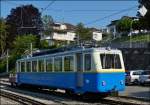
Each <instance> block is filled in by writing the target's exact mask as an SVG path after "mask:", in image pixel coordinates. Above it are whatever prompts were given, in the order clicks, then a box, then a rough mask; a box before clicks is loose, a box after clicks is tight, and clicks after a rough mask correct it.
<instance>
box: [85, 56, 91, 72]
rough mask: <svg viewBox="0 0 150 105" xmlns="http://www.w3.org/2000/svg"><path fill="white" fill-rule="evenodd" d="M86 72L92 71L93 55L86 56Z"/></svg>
mask: <svg viewBox="0 0 150 105" xmlns="http://www.w3.org/2000/svg"><path fill="white" fill-rule="evenodd" d="M84 70H85V71H90V70H91V54H85V55H84Z"/></svg>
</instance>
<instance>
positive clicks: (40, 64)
mask: <svg viewBox="0 0 150 105" xmlns="http://www.w3.org/2000/svg"><path fill="white" fill-rule="evenodd" d="M38 64H39V67H38V70H39V72H42V71H43V72H44V60H39V61H38Z"/></svg>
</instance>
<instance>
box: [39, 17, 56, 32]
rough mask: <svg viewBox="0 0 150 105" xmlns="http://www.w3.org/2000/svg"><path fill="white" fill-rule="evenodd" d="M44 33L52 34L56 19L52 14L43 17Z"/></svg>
mask: <svg viewBox="0 0 150 105" xmlns="http://www.w3.org/2000/svg"><path fill="white" fill-rule="evenodd" d="M42 22H43V28H44V35H51V32H52V31H53V28H52V25H53V24H54V20H53V18H52V17H51V16H49V15H45V16H43V17H42Z"/></svg>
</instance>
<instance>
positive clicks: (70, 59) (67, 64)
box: [64, 56, 74, 71]
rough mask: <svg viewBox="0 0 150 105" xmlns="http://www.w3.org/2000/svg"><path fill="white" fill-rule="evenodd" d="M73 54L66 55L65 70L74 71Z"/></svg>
mask: <svg viewBox="0 0 150 105" xmlns="http://www.w3.org/2000/svg"><path fill="white" fill-rule="evenodd" d="M73 64H74V62H73V56H66V57H64V71H73V69H74V66H73Z"/></svg>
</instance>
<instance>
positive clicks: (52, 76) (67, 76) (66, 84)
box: [17, 72, 125, 93]
mask: <svg viewBox="0 0 150 105" xmlns="http://www.w3.org/2000/svg"><path fill="white" fill-rule="evenodd" d="M17 75H18V83H19V84H22V83H25V84H32V85H41V86H49V87H56V88H62V89H73V90H74V91H75V92H80V93H84V92H109V91H112V90H115V91H123V90H124V88H125V84H122V82H124V73H83V78H84V79H83V86H82V87H80V88H79V87H77V81H76V80H77V76H76V73H75V72H72V73H47V72H46V73H18V74H17Z"/></svg>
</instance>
